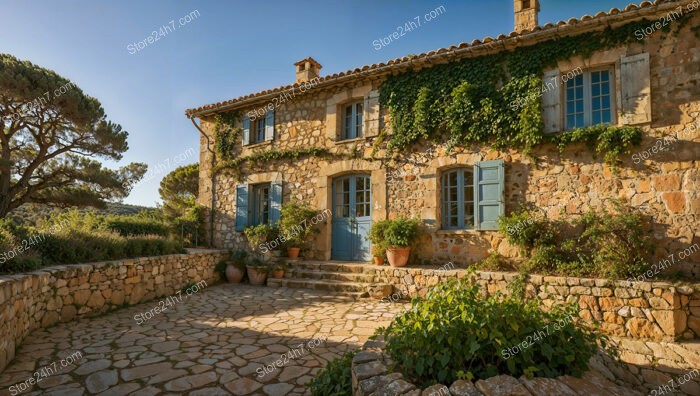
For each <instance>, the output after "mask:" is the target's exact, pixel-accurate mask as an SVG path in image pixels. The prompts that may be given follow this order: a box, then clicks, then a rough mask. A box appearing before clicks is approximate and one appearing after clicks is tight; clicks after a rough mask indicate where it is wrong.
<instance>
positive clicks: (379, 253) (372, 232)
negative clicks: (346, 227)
mask: <svg viewBox="0 0 700 396" xmlns="http://www.w3.org/2000/svg"><path fill="white" fill-rule="evenodd" d="M389 225H391V220H380V221H375V222H372V226H371V227H370V229H369V234H368V235H367V239H368V240H370V241H371V242H372V255H373V256H374V257H384V255H385V254H386V248H387V242H386V235H385V234H386V230H387V228H388V227H389Z"/></svg>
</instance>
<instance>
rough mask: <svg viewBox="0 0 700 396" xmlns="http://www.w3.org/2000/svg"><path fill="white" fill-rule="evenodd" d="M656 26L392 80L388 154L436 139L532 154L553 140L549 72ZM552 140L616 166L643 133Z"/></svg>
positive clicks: (591, 133) (386, 95) (601, 131)
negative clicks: (546, 110)
mask: <svg viewBox="0 0 700 396" xmlns="http://www.w3.org/2000/svg"><path fill="white" fill-rule="evenodd" d="M689 15H690V14H687V15H684V16H683V17H682V18H688V17H689ZM678 22H682V21H678ZM649 23H650V21H649V20H642V21H637V22H632V23H629V24H627V25H624V26H621V27H616V28H614V29H613V28H610V27H608V28H607V29H605V30H604V31H601V32H597V33H586V34H583V35H579V36H572V37H562V38H558V39H554V40H550V41H546V42H542V43H539V44H536V45H533V46H529V47H522V48H517V49H515V50H513V51H509V52H502V53H499V54H493V55H485V56H481V57H476V58H468V59H464V60H461V61H458V62H452V63H447V64H441V65H436V66H433V67H430V68H427V69H422V70H418V71H409V72H406V73H403V74H399V75H394V76H390V77H389V78H388V79H387V80H386V81H385V82H384V83H383V84H382V85H381V86H380V97H379V101H380V104H381V105H382V106H387V107H388V109H389V114H390V117H391V129H392V135H391V136H389V137H387V139H386V141H387V150H388V151H389V152H396V151H401V150H404V149H406V148H408V147H409V146H410V145H412V144H414V143H416V142H418V141H419V140H420V139H430V140H434V141H444V140H446V141H447V142H448V147H450V148H453V147H455V146H457V145H465V144H474V143H482V144H490V145H491V146H492V147H494V148H496V149H502V148H517V149H522V150H523V151H524V152H526V153H527V152H529V151H530V150H531V149H532V147H534V146H536V145H538V144H540V143H544V142H546V141H550V140H551V139H550V138H549V137H546V136H545V134H544V120H543V109H542V105H541V100H540V96H541V93H542V90H543V89H544V88H543V87H542V79H541V77H540V76H541V74H542V73H543V71H544V70H546V69H547V68H550V67H554V66H556V64H557V61H559V60H566V59H570V58H573V57H575V56H582V57H584V58H587V57H590V56H591V55H592V54H593V53H595V52H598V51H601V50H605V49H610V48H614V47H617V46H621V45H624V44H628V43H631V42H634V41H636V40H637V39H638V38H636V37H635V34H634V33H635V31H637V30H638V29H643V28H644V27H646V26H648V25H649ZM676 33H677V32H676ZM553 139H554V141H555V143H557V144H558V145H559V146H560V147H563V146H564V145H566V144H570V143H575V142H582V141H583V142H586V143H588V144H589V145H591V146H592V147H593V148H594V149H595V151H596V152H597V153H598V154H600V155H602V156H603V157H604V158H605V160H606V161H607V162H609V163H612V164H614V163H616V162H617V159H618V156H619V154H621V153H623V152H626V151H629V148H630V146H631V145H636V144H639V142H640V140H641V130H640V129H639V128H632V127H616V126H609V125H601V126H595V127H591V128H585V129H578V130H573V131H568V132H564V133H562V134H558V135H557V136H556V137H555V138H553ZM375 151H376V150H375Z"/></svg>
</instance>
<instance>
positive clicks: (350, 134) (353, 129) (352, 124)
mask: <svg viewBox="0 0 700 396" xmlns="http://www.w3.org/2000/svg"><path fill="white" fill-rule="evenodd" d="M362 111H363V108H362V102H354V103H350V104H347V105H345V106H344V107H343V128H342V134H341V138H342V139H355V138H359V137H362Z"/></svg>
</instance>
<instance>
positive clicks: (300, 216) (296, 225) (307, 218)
mask: <svg viewBox="0 0 700 396" xmlns="http://www.w3.org/2000/svg"><path fill="white" fill-rule="evenodd" d="M316 214H317V212H316V210H314V209H313V208H312V207H311V205H310V204H309V203H308V202H299V201H290V202H286V203H284V204H283V205H282V210H281V213H280V221H279V229H280V235H282V236H283V237H284V241H285V244H286V245H287V246H289V247H298V248H301V249H302V250H304V249H307V248H308V245H309V243H311V238H312V237H313V235H314V234H315V233H317V232H319V230H318V228H316V227H313V226H312V225H311V219H312V218H314V217H315V216H316Z"/></svg>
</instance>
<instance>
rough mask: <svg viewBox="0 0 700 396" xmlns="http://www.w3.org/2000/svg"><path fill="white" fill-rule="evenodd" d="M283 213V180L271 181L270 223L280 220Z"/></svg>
mask: <svg viewBox="0 0 700 396" xmlns="http://www.w3.org/2000/svg"><path fill="white" fill-rule="evenodd" d="M281 213H282V182H281V181H280V182H272V183H270V214H269V215H268V219H269V221H270V224H275V223H277V222H278V221H280V215H281Z"/></svg>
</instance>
